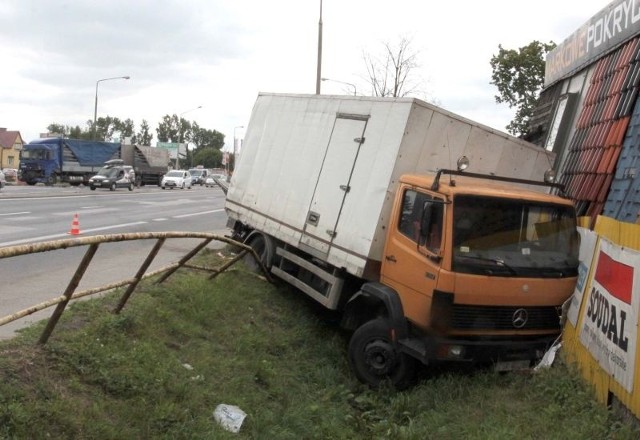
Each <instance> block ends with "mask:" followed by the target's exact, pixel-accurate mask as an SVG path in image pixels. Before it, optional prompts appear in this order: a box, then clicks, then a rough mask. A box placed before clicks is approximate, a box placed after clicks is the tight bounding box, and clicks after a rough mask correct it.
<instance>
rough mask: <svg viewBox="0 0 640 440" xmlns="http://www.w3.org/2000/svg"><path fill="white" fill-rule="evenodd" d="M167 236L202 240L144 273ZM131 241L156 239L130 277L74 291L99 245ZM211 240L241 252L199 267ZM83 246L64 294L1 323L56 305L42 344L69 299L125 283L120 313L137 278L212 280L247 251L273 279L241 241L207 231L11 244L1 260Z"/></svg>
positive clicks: (1, 252) (1, 256)
mask: <svg viewBox="0 0 640 440" xmlns="http://www.w3.org/2000/svg"><path fill="white" fill-rule="evenodd" d="M168 239H202V241H201V242H200V243H199V244H197V245H196V246H195V247H194V248H193V249H192V250H191V251H189V252H188V253H187V254H185V255H184V256H183V257H182V258H181V259H180V260H178V261H177V262H174V263H171V264H169V265H167V266H164V267H162V268H159V269H156V270H153V271H150V272H147V270H148V269H149V267H150V266H151V263H152V262H153V260H154V259H155V258H156V256H157V255H158V253H159V252H160V250H161V248H162V246H163V245H164V243H165V242H166V241H167V240H168ZM133 240H156V243H155V245H154V246H153V248H152V249H151V251H150V252H149V254H148V255H147V257H146V258H145V260H144V261H143V262H142V264H141V265H140V268H139V269H138V271H137V272H136V274H135V276H134V277H133V278H127V279H123V280H120V281H117V282H114V283H110V284H106V285H103V286H101V287H95V288H92V289H87V290H83V291H80V292H76V289H77V288H78V286H79V284H80V281H81V280H82V277H83V275H84V274H85V272H86V271H87V269H88V267H89V265H90V264H91V261H92V259H93V257H94V255H95V253H96V251H97V250H98V247H99V246H100V245H101V244H103V243H114V242H124V241H133ZM213 240H216V241H220V242H224V243H227V244H230V245H233V246H236V247H237V248H239V249H240V251H239V252H238V253H237V254H236V255H235V256H234V257H233V258H232V259H231V260H229V261H227V262H224V264H223V265H222V266H220V267H216V268H210V267H206V266H198V265H193V264H190V263H189V260H191V259H192V258H193V257H195V256H196V254H197V253H198V252H200V251H201V250H202V249H203V248H204V247H205V246H207V245H208V244H209V243H211V242H212V241H213ZM79 246H86V247H88V249H87V251H86V252H85V254H84V256H83V258H82V259H81V261H80V263H79V264H78V267H77V269H76V270H75V273H74V274H73V276H72V277H71V280H70V281H69V284H68V285H67V288H66V289H65V291H64V293H63V294H62V295H60V296H57V297H55V298H51V299H50V300H48V301H45V302H42V303H39V304H36V305H33V306H31V307H29V308H27V309H24V310H20V311H18V312H15V313H13V314H11V315H7V316H5V317H2V318H0V326H3V325H5V324H8V323H10V322H13V321H16V320H18V319H20V318H24V317H26V316H28V315H31V314H33V313H36V312H38V311H40V310H43V309H46V308H48V307H52V306H57V307H56V309H55V310H54V312H53V314H52V315H51V317H50V318H49V321H48V322H47V325H46V327H45V329H44V330H43V332H42V335H41V336H40V339H39V341H38V342H39V343H40V344H45V343H46V342H47V340H48V339H49V337H50V336H51V333H52V332H53V330H54V328H55V326H56V324H57V323H58V321H59V320H60V317H61V316H62V313H63V312H64V310H65V308H66V307H67V304H69V302H70V301H71V300H74V299H78V298H82V297H86V296H89V295H94V294H97V293H101V292H105V291H108V290H112V289H116V288H119V287H124V286H128V287H127V289H126V290H125V292H124V294H123V295H122V297H121V298H120V301H119V302H118V304H117V306H116V307H115V309H114V310H113V312H114V313H116V314H117V313H120V311H121V310H122V309H123V307H124V306H125V304H126V303H127V301H128V300H129V298H130V297H131V294H132V293H133V292H134V290H135V289H136V287H137V286H138V284H139V283H140V281H142V280H143V279H145V278H149V277H152V276H156V275H160V277H159V278H158V279H157V280H156V281H155V283H157V284H159V283H162V282H164V281H165V280H166V279H167V278H169V277H170V276H171V275H172V274H173V273H175V272H176V271H177V270H178V269H180V268H189V269H196V270H200V271H206V272H209V273H210V276H209V279H213V278H215V277H216V276H218V275H219V274H221V273H222V272H224V271H225V270H227V269H229V268H230V267H231V266H233V265H234V264H235V263H237V262H238V261H240V260H241V259H242V258H243V257H244V256H245V255H246V254H251V255H252V256H253V258H254V259H255V261H256V263H257V265H258V267H260V269H261V270H262V272H263V273H264V275H265V276H266V278H267V279H268V280H269V281H272V279H271V277H270V275H269V272H268V271H267V270H266V268H265V267H264V265H263V264H262V261H261V260H260V258H259V257H258V255H257V254H256V252H255V251H254V250H253V249H252V248H251V247H250V246H247V245H245V244H243V243H239V242H237V241H234V240H232V239H230V238H227V237H224V236H220V235H216V234H212V233H206V232H139V233H129V234H111V235H95V236H91V237H82V238H72V239H66V240H55V241H47V242H42V243H35V244H28V245H20V246H11V247H5V248H0V260H1V259H3V258H10V257H16V256H19V255H26V254H34V253H39V252H49V251H56V250H60V249H67V248H72V247H79Z"/></svg>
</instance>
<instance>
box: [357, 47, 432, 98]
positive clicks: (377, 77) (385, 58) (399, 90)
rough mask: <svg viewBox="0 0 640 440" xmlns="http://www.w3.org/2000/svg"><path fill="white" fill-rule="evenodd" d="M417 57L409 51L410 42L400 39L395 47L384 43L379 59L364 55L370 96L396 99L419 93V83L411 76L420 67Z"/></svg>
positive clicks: (414, 52) (416, 54) (416, 53)
mask: <svg viewBox="0 0 640 440" xmlns="http://www.w3.org/2000/svg"><path fill="white" fill-rule="evenodd" d="M418 55H419V52H417V51H413V50H412V49H411V40H410V39H407V38H401V39H400V42H399V43H398V44H397V45H395V46H393V45H391V44H390V43H384V51H383V54H382V56H381V57H379V58H378V57H374V56H372V55H371V54H369V53H364V54H363V59H364V62H365V65H366V68H367V76H368V80H369V83H370V84H371V89H372V90H371V94H372V96H381V97H385V96H389V97H394V98H398V97H403V96H408V95H410V94H414V95H415V94H419V93H421V92H420V91H419V87H418V86H419V85H420V81H419V80H414V78H413V75H412V73H413V71H414V70H415V69H416V68H418V67H420V65H419V64H418Z"/></svg>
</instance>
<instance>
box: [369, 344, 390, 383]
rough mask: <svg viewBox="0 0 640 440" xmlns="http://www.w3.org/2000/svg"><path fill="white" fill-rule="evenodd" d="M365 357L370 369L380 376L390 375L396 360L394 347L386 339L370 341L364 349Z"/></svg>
mask: <svg viewBox="0 0 640 440" xmlns="http://www.w3.org/2000/svg"><path fill="white" fill-rule="evenodd" d="M364 358H365V362H366V365H367V367H368V368H369V370H370V371H371V372H372V373H374V374H376V375H378V376H386V375H388V374H389V372H390V371H391V369H392V368H393V366H394V364H395V362H396V356H395V351H394V349H393V347H392V346H391V344H389V343H388V342H385V341H374V342H371V343H369V344H368V345H367V346H366V348H365V350H364Z"/></svg>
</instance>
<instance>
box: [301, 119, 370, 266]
mask: <svg viewBox="0 0 640 440" xmlns="http://www.w3.org/2000/svg"><path fill="white" fill-rule="evenodd" d="M367 120H368V116H363V115H353V114H338V115H337V117H336V119H335V122H334V125H333V131H332V133H331V138H330V140H329V144H328V145H327V150H326V152H325V156H324V160H323V162H322V167H321V169H320V173H319V175H318V179H317V182H316V187H315V191H314V193H313V198H312V200H311V204H310V206H309V211H308V213H307V220H306V223H305V226H304V230H303V233H302V236H301V238H300V247H301V248H302V249H304V250H307V251H308V252H310V253H311V254H314V255H319V256H321V257H324V256H326V255H327V254H328V253H329V248H330V247H331V243H332V242H333V239H334V237H335V236H336V235H337V234H338V231H337V230H336V225H337V224H338V220H339V218H340V212H341V210H342V205H343V204H344V200H345V198H346V197H348V194H349V184H350V181H351V175H352V173H353V168H354V166H355V164H356V161H357V159H358V153H359V152H360V148H361V147H362V144H363V143H364V132H365V129H366V126H367Z"/></svg>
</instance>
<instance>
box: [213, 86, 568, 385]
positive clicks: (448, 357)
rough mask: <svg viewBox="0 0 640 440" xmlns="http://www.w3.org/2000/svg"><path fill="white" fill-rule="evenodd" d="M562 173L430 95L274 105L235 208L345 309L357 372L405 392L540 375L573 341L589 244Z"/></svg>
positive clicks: (261, 118)
mask: <svg viewBox="0 0 640 440" xmlns="http://www.w3.org/2000/svg"><path fill="white" fill-rule="evenodd" d="M456 158H460V160H456ZM552 163H553V157H552V155H551V154H550V153H548V152H546V151H545V150H543V149H541V148H539V147H536V146H534V145H532V144H529V143H527V142H524V141H522V140H520V139H517V138H514V137H512V136H509V135H507V134H505V133H501V132H499V131H497V130H494V129H491V128H489V127H486V126H483V125H480V124H477V123H475V122H473V121H470V120H468V119H465V118H463V117H460V116H458V115H455V114H453V113H451V112H448V111H446V110H444V109H442V108H439V107H436V106H433V105H431V104H428V103H426V102H423V101H421V100H418V99H411V98H400V99H396V98H369V97H346V96H326V95H288V94H260V95H259V96H258V99H257V101H256V103H255V106H254V108H253V112H252V115H251V119H250V122H249V124H248V127H247V132H246V137H245V142H244V144H243V149H242V155H241V159H240V160H239V163H238V167H237V169H236V170H235V172H234V173H233V176H232V178H231V182H230V186H229V190H228V193H227V199H226V204H225V208H226V211H227V214H228V218H229V223H228V226H229V227H230V228H231V229H232V230H233V237H234V238H235V239H236V240H239V241H242V242H244V243H247V244H249V245H250V246H251V247H252V248H253V249H254V250H255V251H256V252H257V253H258V255H259V256H260V258H261V260H262V263H263V264H264V265H265V267H267V268H268V270H270V272H271V273H273V274H274V275H275V276H277V277H279V278H281V279H282V280H284V281H286V282H288V283H290V284H291V285H293V286H295V287H296V288H298V289H299V290H300V291H301V292H304V293H305V294H307V295H308V296H309V297H311V298H313V299H314V300H315V301H317V302H319V303H321V304H322V305H324V306H325V307H327V308H328V309H332V310H339V311H340V312H341V313H342V325H343V326H344V327H345V328H346V329H349V330H352V331H353V334H352V337H351V341H350V343H349V350H348V353H349V363H350V365H351V368H352V369H353V371H354V373H355V375H356V377H357V378H358V379H359V380H360V381H362V382H364V383H367V384H369V385H371V386H378V385H380V384H381V383H383V382H386V381H389V382H390V383H391V384H392V385H393V386H395V387H397V388H403V387H405V386H407V385H408V384H410V383H411V379H412V377H413V373H414V372H415V369H416V366H417V365H419V363H422V364H426V365H430V364H434V363H438V362H448V361H454V362H462V363H479V364H489V363H491V364H494V365H495V367H496V368H497V369H500V370H508V369H515V368H526V367H529V366H530V365H531V364H532V363H533V362H535V361H536V360H538V359H539V358H541V357H542V355H543V354H544V352H545V351H546V350H547V348H548V347H549V346H550V345H551V344H552V343H553V342H554V340H555V339H556V338H557V337H558V336H559V334H560V331H561V327H560V318H561V317H560V314H561V306H562V304H563V303H564V302H565V301H566V300H567V298H569V297H570V295H571V293H572V292H573V287H574V284H575V282H576V276H577V267H578V259H577V255H578V245H579V244H578V234H577V230H576V219H575V209H574V207H573V205H572V203H571V202H570V201H569V200H567V199H565V198H563V197H561V196H559V195H555V194H554V193H558V192H560V191H561V187H560V186H559V185H558V184H555V183H545V182H543V181H542V179H541V178H539V177H541V176H542V175H543V174H544V172H545V170H547V169H548V168H549V167H550V164H552ZM465 168H466V169H465ZM463 169H464V171H463ZM248 262H249V260H248Z"/></svg>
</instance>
